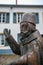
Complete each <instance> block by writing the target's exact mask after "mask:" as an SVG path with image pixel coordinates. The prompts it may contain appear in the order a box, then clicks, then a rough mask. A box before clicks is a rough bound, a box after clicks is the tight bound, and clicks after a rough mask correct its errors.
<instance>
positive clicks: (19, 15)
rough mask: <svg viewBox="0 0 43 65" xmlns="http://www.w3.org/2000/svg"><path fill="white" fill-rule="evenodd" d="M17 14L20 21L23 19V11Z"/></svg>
mask: <svg viewBox="0 0 43 65" xmlns="http://www.w3.org/2000/svg"><path fill="white" fill-rule="evenodd" d="M17 15H18V23H19V22H21V20H22V16H23V13H18V14H17Z"/></svg>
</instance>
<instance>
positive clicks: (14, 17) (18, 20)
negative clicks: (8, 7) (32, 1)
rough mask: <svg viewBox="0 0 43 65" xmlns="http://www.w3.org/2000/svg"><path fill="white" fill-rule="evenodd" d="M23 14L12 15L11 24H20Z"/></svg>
mask: <svg viewBox="0 0 43 65" xmlns="http://www.w3.org/2000/svg"><path fill="white" fill-rule="evenodd" d="M22 16H23V13H13V23H16V22H17V23H19V22H21V19H22Z"/></svg>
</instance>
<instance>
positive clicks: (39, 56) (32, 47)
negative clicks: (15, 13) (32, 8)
mask: <svg viewBox="0 0 43 65" xmlns="http://www.w3.org/2000/svg"><path fill="white" fill-rule="evenodd" d="M35 22H36V17H35V14H30V13H26V14H24V16H23V18H22V21H21V23H20V30H21V32H20V42H19V44H17V42H16V41H15V39H14V38H13V37H12V36H11V35H10V34H9V32H8V30H7V29H5V30H4V34H5V36H6V40H7V42H8V44H9V46H10V47H11V49H12V51H13V52H14V53H15V54H18V55H20V56H21V57H20V58H18V59H17V60H15V61H13V62H11V63H10V64H8V65H43V38H42V36H41V35H40V33H39V31H38V30H37V29H36V23H35Z"/></svg>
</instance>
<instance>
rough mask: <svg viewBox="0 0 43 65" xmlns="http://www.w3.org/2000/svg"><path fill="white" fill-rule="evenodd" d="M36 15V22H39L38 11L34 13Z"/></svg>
mask: <svg viewBox="0 0 43 65" xmlns="http://www.w3.org/2000/svg"><path fill="white" fill-rule="evenodd" d="M34 14H35V16H36V24H39V13H34Z"/></svg>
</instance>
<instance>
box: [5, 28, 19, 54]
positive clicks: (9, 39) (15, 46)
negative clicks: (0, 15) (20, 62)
mask: <svg viewBox="0 0 43 65" xmlns="http://www.w3.org/2000/svg"><path fill="white" fill-rule="evenodd" d="M4 34H5V38H6V41H7V42H8V44H9V46H10V48H11V49H12V51H13V52H14V53H15V54H18V55H20V46H19V44H17V42H16V41H15V39H14V38H13V37H12V36H11V35H10V34H9V32H8V30H7V29H5V30H4Z"/></svg>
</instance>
